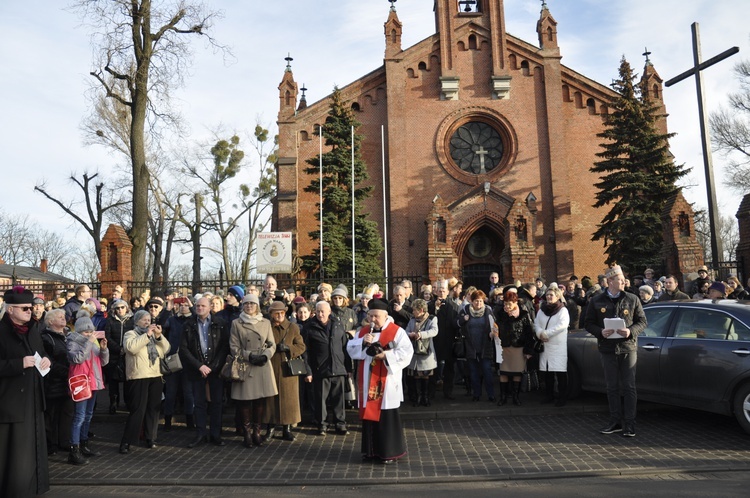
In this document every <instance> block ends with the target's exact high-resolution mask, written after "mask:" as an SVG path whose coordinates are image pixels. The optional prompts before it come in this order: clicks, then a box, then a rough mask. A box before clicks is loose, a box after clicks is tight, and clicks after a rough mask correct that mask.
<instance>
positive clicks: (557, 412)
mask: <svg viewBox="0 0 750 498" xmlns="http://www.w3.org/2000/svg"><path fill="white" fill-rule="evenodd" d="M438 396H439V395H438ZM524 399H525V403H524V405H523V406H522V407H503V408H498V407H495V406H494V404H490V403H488V402H486V401H481V402H478V403H472V402H470V401H465V400H458V401H456V402H451V403H446V402H439V403H436V404H435V405H434V406H433V407H432V408H419V409H417V408H412V407H409V406H405V407H404V408H403V412H404V419H405V420H404V426H405V431H406V439H407V444H408V450H409V454H408V456H407V457H406V458H405V459H403V460H401V461H400V462H399V463H398V464H396V465H392V466H384V465H381V464H372V463H362V462H361V460H360V452H359V445H360V437H359V427H358V426H357V425H356V424H352V426H351V428H350V429H351V431H350V434H349V435H348V436H338V435H334V434H329V435H327V436H325V437H321V436H317V435H314V434H313V431H312V428H311V427H302V428H300V429H299V430H298V431H297V440H296V441H295V442H293V443H289V442H285V441H281V440H278V439H277V440H274V441H273V442H272V443H271V444H269V445H267V446H264V447H262V448H252V449H247V448H244V447H242V445H241V444H240V438H239V437H236V436H227V437H226V439H227V443H228V444H227V446H225V447H222V448H219V447H215V446H212V445H205V446H203V447H200V448H199V449H188V448H186V446H185V445H186V444H187V443H188V442H189V441H190V440H191V439H192V434H193V433H192V432H189V431H187V430H186V429H184V428H183V427H179V426H178V427H177V428H175V429H174V430H173V431H171V432H169V433H166V432H163V431H162V432H160V433H159V436H158V442H159V445H158V447H157V448H156V449H153V450H148V449H146V448H144V447H131V453H130V454H129V455H120V454H119V453H118V452H117V449H118V444H119V439H120V435H121V431H122V423H123V421H124V416H123V415H119V414H118V415H115V416H109V415H104V414H97V415H96V417H95V419H94V423H93V424H92V430H93V431H95V432H96V435H97V436H96V438H95V439H94V440H93V441H92V446H94V447H95V449H96V450H97V451H101V452H102V456H100V457H97V458H94V459H91V460H92V461H91V464H90V465H87V466H82V467H74V466H72V465H69V464H67V463H66V454H63V453H58V454H57V455H55V456H52V457H50V477H51V479H52V483H53V489H54V486H55V485H58V486H70V485H103V484H106V485H109V486H143V485H145V484H149V485H159V486H207V485H210V486H249V485H267V486H273V485H312V484H316V485H325V484H333V485H335V484H345V483H353V482H355V481H356V482H358V483H360V484H367V483H377V482H381V481H382V479H384V478H388V479H389V481H391V482H399V483H417V482H461V481H471V480H503V479H532V478H550V477H563V476H564V477H569V476H576V475H583V476H600V475H618V474H629V473H640V472H645V473H653V472H666V471H675V470H679V471H693V472H695V471H705V470H728V469H748V468H750V445H749V444H748V441H749V439H748V435H746V434H745V433H743V432H742V430H741V429H740V428H739V426H738V425H737V423H736V422H735V421H734V420H733V419H731V418H727V417H722V416H719V415H713V414H706V413H701V412H696V411H691V410H676V409H671V408H664V407H659V406H658V405H647V404H642V405H641V410H640V412H639V425H638V435H637V437H635V438H632V439H628V438H623V437H620V436H618V435H611V436H604V435H600V434H599V433H598V432H596V429H598V428H599V427H600V426H602V425H604V424H605V423H606V421H607V417H606V414H605V413H603V411H604V406H605V401H606V400H605V399H604V397H603V396H601V395H589V396H587V398H585V399H583V400H578V401H574V402H571V403H569V405H568V406H567V407H565V408H563V409H556V408H552V407H549V405H539V404H538V395H537V393H532V394H530V395H526V396H525V398H524ZM349 415H350V416H356V413H355V412H354V411H352V412H351V413H349ZM230 425H231V418H230V417H226V418H225V426H226V427H225V428H226V429H227V430H228V429H229V427H230Z"/></svg>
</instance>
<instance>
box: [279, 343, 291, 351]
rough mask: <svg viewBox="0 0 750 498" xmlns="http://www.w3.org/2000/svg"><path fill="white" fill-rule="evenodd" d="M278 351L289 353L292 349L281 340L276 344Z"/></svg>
mask: <svg viewBox="0 0 750 498" xmlns="http://www.w3.org/2000/svg"><path fill="white" fill-rule="evenodd" d="M276 351H277V352H279V353H288V352H289V351H290V349H289V346H287V345H286V344H284V343H283V342H280V343H278V344H277V345H276Z"/></svg>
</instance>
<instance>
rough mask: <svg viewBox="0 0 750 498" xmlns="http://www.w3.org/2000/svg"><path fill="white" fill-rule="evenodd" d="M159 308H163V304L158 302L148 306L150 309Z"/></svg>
mask: <svg viewBox="0 0 750 498" xmlns="http://www.w3.org/2000/svg"><path fill="white" fill-rule="evenodd" d="M159 308H161V306H159V305H158V304H152V305H151V306H149V307H148V309H150V310H158V309H159Z"/></svg>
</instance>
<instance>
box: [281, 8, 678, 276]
mask: <svg viewBox="0 0 750 498" xmlns="http://www.w3.org/2000/svg"><path fill="white" fill-rule="evenodd" d="M386 8H387V7H386ZM384 10H385V9H384ZM425 15H429V11H427V10H425ZM434 16H435V34H433V35H432V36H430V37H428V38H426V39H424V40H422V41H420V42H419V43H417V44H415V45H413V46H411V47H408V48H403V47H402V46H401V34H402V30H403V29H408V26H402V24H401V22H400V21H399V18H398V13H397V11H396V9H395V8H394V7H391V9H390V11H389V12H388V13H387V19H386V21H385V33H384V34H385V36H384V49H385V56H384V59H383V63H382V65H380V66H379V67H375V64H378V63H379V61H378V62H375V61H373V62H374V64H373V66H374V70H373V71H372V72H370V73H368V74H366V75H364V76H362V77H361V78H360V79H358V80H356V81H354V82H353V83H351V84H349V85H347V86H345V87H343V88H341V92H342V96H343V98H344V100H346V101H347V102H348V103H349V104H350V105H351V107H352V109H353V110H354V111H355V117H356V119H357V120H358V121H359V122H361V123H362V126H361V128H359V129H358V133H360V134H362V135H364V137H365V138H364V141H363V144H362V155H363V158H364V160H365V161H366V163H367V167H368V171H369V176H370V179H369V180H368V181H369V183H370V184H372V185H373V186H374V188H373V191H372V196H371V198H370V199H369V201H368V202H369V205H368V207H369V212H370V219H372V220H374V221H375V222H377V224H378V226H379V227H380V231H381V236H382V235H384V234H383V228H384V227H386V228H387V239H388V244H387V247H386V250H387V251H388V266H389V270H390V273H391V274H412V275H414V274H422V275H424V277H425V278H428V279H429V280H430V281H434V280H435V279H437V278H439V277H449V276H452V275H456V276H461V275H463V277H464V280H466V281H468V282H470V281H473V280H474V278H472V276H474V277H475V278H478V279H479V282H481V285H482V286H483V287H484V284H485V283H486V281H487V280H486V279H487V275H488V274H489V272H491V271H497V272H499V273H500V276H501V281H503V282H507V281H510V280H512V279H519V280H522V281H524V282H526V281H531V280H533V279H534V278H535V277H536V276H539V275H541V276H543V277H544V278H545V279H549V280H554V279H566V278H568V277H570V275H571V274H576V275H578V276H582V275H591V276H596V275H597V274H599V273H602V269H603V268H604V261H605V255H604V247H603V245H602V243H601V242H592V241H591V236H592V234H593V233H594V231H595V230H596V225H597V224H598V223H599V222H600V221H601V219H602V218H603V216H604V214H605V213H606V211H605V210H604V209H598V210H597V209H594V208H593V207H592V204H593V203H594V193H595V189H594V187H593V184H594V183H595V182H596V181H598V178H597V177H596V176H595V175H593V174H592V173H591V172H590V171H589V168H590V167H591V166H592V164H593V163H594V161H596V159H597V158H596V156H595V154H596V153H597V152H599V151H600V150H601V148H600V146H599V144H600V141H601V139H600V138H598V137H597V136H596V134H597V133H599V132H600V131H602V130H603V120H604V116H605V115H606V114H607V112H608V109H607V103H608V102H609V101H611V99H612V98H613V97H614V92H613V91H612V90H611V89H610V88H609V87H607V86H605V85H602V84H601V83H598V82H596V81H593V80H591V79H589V78H587V77H586V76H584V75H582V74H579V73H577V72H576V71H575V70H574V69H571V68H568V67H566V66H564V65H563V64H562V63H561V59H562V52H561V48H560V47H559V46H558V43H557V30H558V25H557V22H556V21H555V19H554V17H553V16H552V13H551V12H550V10H549V9H548V7H547V6H546V4H543V5H542V10H541V13H540V16H539V19H538V21H537V33H538V41H537V44H533V43H529V42H527V41H524V40H520V39H518V38H516V37H515V36H513V35H511V34H509V33H508V32H507V31H506V25H505V16H504V7H503V0H478V1H476V2H472V1H468V2H467V1H458V0H436V1H435V3H434ZM592 43H595V41H593V40H592ZM612 71H613V74H614V73H615V72H616V67H613V68H612ZM643 78H646V79H647V80H648V81H647V83H648V88H649V89H651V91H652V97H654V99H655V101H656V102H657V103H660V104H661V105H662V106H663V101H662V100H661V98H662V92H661V90H662V87H661V83H662V80H661V78H660V77H659V75H658V74H657V73H656V71H655V69H654V68H653V66H652V65H651V64H650V62H648V61H647V62H646V66H645V69H644V71H643ZM299 92H300V89H299V87H298V84H297V83H296V81H295V79H294V75H293V73H292V71H291V68H290V67H289V66H287V70H286V72H285V73H284V76H283V79H282V81H281V84H280V86H279V98H280V109H279V115H278V127H279V151H278V156H279V157H278V163H277V172H278V196H277V198H276V199H275V203H274V212H273V219H272V226H273V230H274V231H291V232H293V234H294V239H295V246H296V250H297V253H298V254H299V255H306V254H312V252H313V249H314V248H315V247H316V245H317V241H313V240H311V239H310V238H309V236H308V232H310V231H315V230H317V229H318V227H319V225H318V222H317V220H316V219H315V217H314V215H313V213H315V212H317V210H318V207H317V202H318V197H317V195H315V194H311V193H307V192H304V190H303V189H304V187H305V186H307V185H309V183H310V180H311V179H312V178H311V177H310V176H308V175H306V174H305V173H304V168H305V167H306V160H307V159H310V158H313V157H315V156H316V155H317V154H318V150H319V144H318V138H317V136H316V135H315V133H314V132H315V130H316V129H317V126H318V124H322V123H324V122H325V119H326V116H327V113H328V111H329V105H330V101H329V99H328V98H325V99H323V100H321V101H319V102H316V103H314V104H310V105H307V103H306V102H305V98H304V91H303V92H302V95H301V96H300V93H299ZM662 111H663V115H664V116H666V110H665V109H663V108H662ZM661 121H662V122H661V123H660V128H662V131H664V132H666V122H665V121H666V120H665V119H662V120H661ZM381 127H382V130H383V133H381ZM381 135H382V136H383V137H384V140H381ZM383 165H384V166H383ZM383 169H384V170H385V197H386V198H385V199H383V185H382V182H383V180H382V179H383V176H384V174H383ZM384 202H385V205H386V206H387V209H386V210H384V209H383V205H384ZM384 211H385V213H386V214H385V219H384ZM480 276H481V278H480Z"/></svg>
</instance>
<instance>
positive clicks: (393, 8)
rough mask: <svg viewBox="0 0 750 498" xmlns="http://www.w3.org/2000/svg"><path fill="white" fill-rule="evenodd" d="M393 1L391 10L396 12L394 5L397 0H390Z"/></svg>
mask: <svg viewBox="0 0 750 498" xmlns="http://www.w3.org/2000/svg"><path fill="white" fill-rule="evenodd" d="M388 1H389V2H390V3H391V10H392V11H393V12H396V6H395V5H394V4H395V3H396V1H397V0H388Z"/></svg>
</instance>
